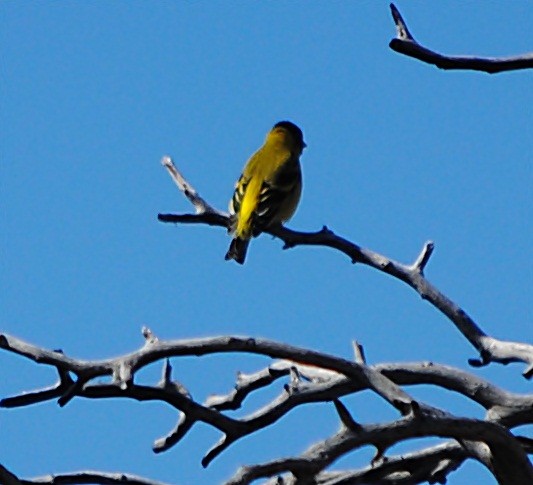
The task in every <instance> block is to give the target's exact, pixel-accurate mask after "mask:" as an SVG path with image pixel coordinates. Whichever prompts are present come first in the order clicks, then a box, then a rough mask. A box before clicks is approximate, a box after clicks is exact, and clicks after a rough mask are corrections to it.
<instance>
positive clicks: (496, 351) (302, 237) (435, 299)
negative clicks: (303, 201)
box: [158, 157, 533, 379]
mask: <svg viewBox="0 0 533 485" xmlns="http://www.w3.org/2000/svg"><path fill="white" fill-rule="evenodd" d="M164 165H165V166H166V167H167V169H168V170H169V171H170V168H169V167H172V170H173V171H174V172H176V173H178V174H179V171H178V170H177V169H176V168H175V166H174V164H173V163H172V160H171V159H170V158H169V157H164ZM171 174H172V172H171ZM173 179H174V180H175V181H176V178H175V177H173ZM179 179H180V180H184V178H183V176H182V175H181V174H180V175H179ZM177 185H178V188H179V189H180V190H181V191H182V192H183V194H184V195H185V196H186V197H187V199H189V201H191V203H192V204H193V205H194V206H195V207H196V209H197V212H196V214H159V215H158V219H159V220H160V221H161V222H170V223H182V224H208V225H211V226H220V227H224V228H227V227H228V222H229V217H228V215H227V214H224V213H223V212H221V211H217V210H216V209H212V208H211V209H210V210H206V211H205V212H202V211H201V210H200V211H199V210H198V203H197V202H196V201H195V194H196V191H195V190H194V189H192V186H191V185H190V184H189V183H188V182H186V183H185V185H184V184H183V183H177ZM206 206H208V207H211V206H209V205H208V204H206ZM264 232H265V233H267V234H270V235H272V236H275V237H277V238H279V239H281V240H282V241H283V242H284V246H283V249H288V248H293V247H296V246H304V245H306V246H325V247H330V248H332V249H336V250H337V251H340V252H342V253H344V254H346V255H347V256H348V257H349V258H350V259H351V261H352V263H362V264H365V265H368V266H371V267H372V268H375V269H377V270H379V271H382V272H384V273H386V274H388V275H390V276H393V277H395V278H397V279H399V280H401V281H403V282H404V283H406V284H407V285H409V286H410V287H411V288H413V289H414V290H415V291H416V292H417V293H418V294H419V295H420V296H421V297H422V298H423V299H424V300H427V301H428V302H429V303H431V304H432V305H433V306H434V307H435V308H437V309H438V310H439V311H441V312H442V313H443V314H444V315H446V317H448V319H449V320H450V321H451V322H452V323H453V324H454V325H455V326H456V327H457V329H458V330H459V331H460V332H461V333H462V334H463V336H464V337H466V339H467V340H468V341H469V342H470V343H471V344H472V346H473V347H474V348H475V349H476V350H477V351H478V352H479V354H480V358H479V359H469V363H470V365H472V366H475V367H480V366H484V365H487V364H489V363H491V362H498V363H501V364H509V363H511V362H523V363H525V364H527V365H526V369H525V370H524V372H523V375H524V377H525V378H527V379H529V378H531V376H532V375H533V345H530V344H526V343H521V342H509V341H504V340H499V339H496V338H494V337H491V336H490V335H487V334H486V333H485V332H484V331H483V330H481V328H480V327H479V326H478V325H477V324H476V323H475V322H474V320H473V319H472V318H471V317H470V316H469V315H468V314H467V313H466V311H465V310H463V309H462V308H461V307H460V306H459V305H457V304H456V303H454V302H453V301H452V300H450V299H449V298H448V297H447V296H446V295H444V294H443V293H442V292H441V291H439V289H438V288H437V287H436V286H434V285H433V284H432V283H430V282H429V281H428V280H427V279H426V277H425V275H424V270H425V267H426V265H427V263H428V261H429V259H430V257H431V255H432V253H433V249H434V244H433V243H432V242H427V243H426V244H424V246H423V248H422V250H421V252H420V254H419V255H418V256H417V257H416V258H415V261H414V262H413V263H412V264H410V265H409V264H402V263H399V262H397V261H394V260H392V259H390V258H388V257H386V256H383V255H381V254H379V253H377V252H374V251H371V250H370V249H365V248H363V247H361V246H359V245H357V244H355V243H353V242H350V241H348V240H347V239H344V238H342V237H340V236H338V235H336V234H334V233H333V231H331V230H329V229H328V228H327V227H325V226H324V227H323V228H322V229H321V230H320V231H317V232H298V231H293V230H291V229H288V228H286V227H282V226H280V227H272V228H267V229H266V230H265V231H264Z"/></svg>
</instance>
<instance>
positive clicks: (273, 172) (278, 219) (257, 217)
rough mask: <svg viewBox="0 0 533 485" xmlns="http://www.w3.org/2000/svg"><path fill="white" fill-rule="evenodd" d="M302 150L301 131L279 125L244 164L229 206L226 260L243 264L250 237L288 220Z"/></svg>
mask: <svg viewBox="0 0 533 485" xmlns="http://www.w3.org/2000/svg"><path fill="white" fill-rule="evenodd" d="M305 146H306V144H305V142H304V140H303V134H302V130H300V128H298V127H297V126H296V125H295V124H294V123H291V122H290V121H280V122H279V123H276V124H275V125H274V127H273V128H272V129H271V130H270V131H269V132H268V134H267V136H266V138H265V143H264V144H263V146H262V147H261V148H259V150H257V151H256V152H255V153H254V154H253V155H252V156H251V158H250V159H249V160H248V162H247V163H246V165H245V167H244V169H243V171H242V175H241V176H240V178H239V180H237V183H236V184H235V192H234V193H233V198H232V199H231V201H230V203H229V211H230V227H229V232H230V233H231V234H233V240H232V241H231V244H230V247H229V250H228V252H227V253H226V260H229V259H234V260H235V261H237V263H239V264H243V263H244V260H245V258H246V251H247V249H248V244H250V239H251V238H252V237H256V236H258V235H259V234H261V232H263V231H264V230H265V229H266V228H267V227H270V226H273V225H276V224H281V223H282V222H285V221H287V220H289V219H290V218H291V217H292V215H293V214H294V212H295V211H296V206H297V205H298V202H299V201H300V195H301V193H302V172H301V169H300V155H301V154H302V151H303V149H304V148H305Z"/></svg>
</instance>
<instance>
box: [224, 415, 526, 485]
mask: <svg viewBox="0 0 533 485" xmlns="http://www.w3.org/2000/svg"><path fill="white" fill-rule="evenodd" d="M424 436H441V437H448V438H454V439H459V440H464V439H469V440H472V441H483V442H485V443H487V444H488V446H489V449H490V453H491V456H492V458H493V461H492V463H491V465H490V471H491V472H492V473H494V474H495V476H496V477H497V479H498V481H499V483H531V481H532V480H533V467H532V466H531V463H530V462H529V460H528V458H527V456H526V454H525V452H524V450H523V449H522V447H521V446H520V444H519V443H518V442H517V441H516V440H515V439H514V437H513V436H512V434H511V433H510V432H509V431H508V430H506V429H505V428H502V427H501V426H499V425H496V424H494V423H489V422H485V421H479V420H475V419H466V418H456V417H451V416H446V417H438V416H433V417H431V418H424V419H418V418H403V419H400V420H397V421H394V422H392V423H386V424H378V425H362V426H361V427H360V428H359V429H358V430H357V432H356V433H354V432H351V431H349V430H347V429H346V428H343V429H342V430H341V431H339V432H338V433H337V434H336V435H334V436H332V437H331V438H328V439H327V440H325V441H322V442H320V443H316V444H315V445H313V446H311V448H309V449H308V450H307V451H306V452H305V453H303V454H302V455H301V456H300V457H299V458H287V459H278V460H274V461H271V462H268V463H265V464H261V465H254V466H247V467H243V468H241V469H240V470H239V471H238V472H237V473H236V474H235V475H234V477H233V478H232V479H230V480H229V481H228V482H226V484H227V485H230V484H231V485H237V484H239V485H240V484H248V483H250V482H252V481H253V480H256V479H258V478H265V477H271V476H273V475H274V474H281V473H289V472H290V473H292V474H293V475H295V476H301V475H302V474H304V475H305V476H310V477H314V476H316V475H317V474H318V473H319V472H321V471H322V470H324V468H325V467H327V466H328V465H330V464H331V463H332V462H333V461H335V460H337V459H338V458H339V457H340V456H342V455H343V454H345V453H347V452H348V451H351V450H354V449H357V448H360V447H361V446H364V445H368V444H371V445H373V446H375V447H376V448H377V449H379V450H384V449H386V448H388V447H390V446H391V445H393V444H394V443H397V442H398V441H400V440H405V439H409V438H415V437H417V438H419V437H424ZM379 463H380V464H381V462H379ZM333 483H334V482H333ZM350 483H351V482H350ZM411 483H413V482H411ZM414 483H416V482H414Z"/></svg>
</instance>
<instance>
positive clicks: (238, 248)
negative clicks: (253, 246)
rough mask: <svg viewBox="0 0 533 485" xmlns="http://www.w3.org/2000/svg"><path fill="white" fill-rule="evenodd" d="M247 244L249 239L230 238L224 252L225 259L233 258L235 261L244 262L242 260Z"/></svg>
mask: <svg viewBox="0 0 533 485" xmlns="http://www.w3.org/2000/svg"><path fill="white" fill-rule="evenodd" d="M248 244H250V240H249V239H241V238H240V237H235V238H234V239H232V241H231V244H230V245H229V249H228V252H227V253H226V257H225V259H226V261H228V260H229V259H234V260H235V261H237V263H239V264H244V260H245V259H246V251H247V250H248Z"/></svg>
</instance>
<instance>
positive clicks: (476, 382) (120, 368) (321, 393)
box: [0, 329, 533, 483]
mask: <svg viewBox="0 0 533 485" xmlns="http://www.w3.org/2000/svg"><path fill="white" fill-rule="evenodd" d="M143 335H144V336H145V344H144V346H143V347H141V348H140V349H139V350H137V351H135V352H131V353H129V354H125V355H123V356H119V357H116V358H113V359H105V360H98V361H86V360H79V359H74V358H72V357H69V356H67V355H65V354H64V353H62V352H57V351H49V350H46V349H42V348H39V347H36V346H34V345H31V344H28V343H26V342H23V341H21V340H19V339H17V338H15V337H12V336H9V335H0V348H4V349H6V350H8V351H11V352H14V353H16V354H19V355H22V356H24V357H26V358H28V359H30V360H32V361H34V362H36V363H40V364H45V365H51V366H54V367H55V368H56V369H58V371H59V376H60V382H59V384H57V385H56V386H54V387H53V388H52V390H53V392H51V391H50V390H47V391H45V392H41V391H36V392H33V393H30V394H22V395H19V396H14V397H11V398H5V399H3V400H2V401H0V406H2V407H19V406H24V405H29V404H33V403H36V402H42V401H44V400H49V399H54V398H57V399H58V402H59V403H60V404H64V403H65V399H64V397H63V395H62V394H61V392H64V393H68V395H69V398H70V399H72V398H74V397H75V396H83V397H88V398H93V399H97V398H110V397H123V398H124V397H125V398H131V399H136V400H139V401H148V400H156V401H162V402H166V403H168V404H169V405H171V406H173V407H174V408H176V409H177V410H179V412H180V417H179V420H178V423H177V425H176V427H175V428H174V429H173V430H172V431H171V432H169V434H168V435H167V436H166V437H164V438H161V439H159V440H157V441H156V443H155V444H154V451H156V452H161V451H165V450H167V449H169V448H170V447H172V446H173V445H175V444H176V443H178V442H179V441H180V440H181V439H182V438H183V437H184V436H185V435H186V434H187V433H188V432H189V431H190V430H191V429H192V427H193V426H194V424H195V423H196V422H198V421H202V422H204V423H207V424H209V425H210V426H213V427H214V428H216V429H218V430H219V431H220V432H221V433H222V437H221V439H220V440H219V442H218V443H217V444H216V445H215V446H214V447H213V448H212V449H211V450H210V451H208V452H207V454H206V455H205V457H204V458H203V460H202V464H203V465H204V466H207V465H208V464H209V463H210V462H211V461H212V460H213V459H214V458H215V457H217V456H218V455H219V454H220V453H221V452H222V451H224V450H225V449H227V448H228V447H229V446H230V445H231V444H232V443H234V442H236V441H238V440H239V439H241V438H243V437H244V436H247V435H249V434H251V433H254V432H256V431H258V430H260V429H262V428H264V427H266V426H269V425H271V424H273V423H274V422H276V421H277V420H279V419H280V418H281V417H283V416H284V415H286V414H287V413H288V412H289V411H290V410H292V409H294V408H295V407H297V406H299V405H302V404H305V403H310V402H326V401H333V402H334V403H335V406H336V408H337V411H338V413H339V418H340V420H341V422H342V423H343V425H344V426H343V428H342V429H343V432H342V433H341V432H339V433H337V435H335V436H334V437H332V438H329V439H328V440H325V441H324V442H323V443H321V444H319V445H320V446H322V448H320V451H317V450H315V451H313V452H312V453H315V454H316V455H317V456H321V457H322V459H321V461H318V462H314V463H315V464H314V465H313V466H311V467H310V468H309V462H310V461H311V462H313V460H314V458H313V457H314V456H315V455H312V456H311V455H309V453H311V451H309V452H306V453H307V454H304V455H302V456H301V457H299V458H290V459H282V460H276V461H275V462H274V464H272V463H270V464H264V465H256V466H253V467H245V468H243V469H242V470H240V471H239V472H238V474H237V475H236V476H235V477H234V479H233V480H234V482H235V483H249V482H250V481H251V480H253V479H255V478H259V477H268V476H272V473H291V474H292V475H294V476H308V475H309V476H311V475H313V474H314V475H313V476H315V475H316V476H317V477H320V476H323V477H325V476H329V475H327V473H329V472H327V471H326V470H325V468H326V467H327V466H329V465H330V464H331V463H332V462H333V461H335V460H336V459H337V458H339V457H340V456H342V455H343V454H345V453H347V452H349V451H351V450H353V449H356V448H359V447H361V446H366V445H372V446H375V447H376V450H377V455H376V458H375V460H374V462H373V468H376V467H378V466H380V464H382V463H384V461H387V462H388V461H389V459H388V458H387V459H386V460H385V459H384V453H385V451H386V450H387V449H388V448H389V447H390V446H391V445H392V444H394V443H396V442H398V441H402V440H404V439H409V438H413V437H421V436H442V437H448V438H452V439H456V440H461V442H462V443H463V446H462V447H461V450H462V452H463V453H462V454H460V455H457V453H458V452H457V449H456V448H455V447H451V448H450V455H449V456H448V457H447V458H446V459H445V460H444V459H440V458H439V460H437V461H436V459H433V458H431V459H429V458H428V460H429V461H428V462H427V463H430V462H431V463H432V464H433V466H428V467H426V468H425V472H424V473H422V472H421V470H420V469H418V471H417V472H416V473H414V472H413V473H414V474H413V477H418V476H423V477H424V480H420V481H418V482H416V481H413V482H411V483H422V482H423V481H425V480H428V477H434V476H446V474H448V473H450V472H451V471H453V470H454V469H456V468H457V467H458V466H460V464H461V462H462V461H464V459H466V458H474V459H477V460H479V461H481V462H482V463H484V464H485V465H486V466H487V467H489V469H490V470H491V472H492V473H494V475H495V476H497V477H500V476H501V477H504V478H505V477H508V475H509V474H510V473H511V472H512V473H513V474H514V476H515V477H518V478H524V477H525V476H526V474H527V473H528V471H527V470H528V467H527V466H526V465H527V464H528V463H529V462H527V463H526V462H525V461H524V456H525V453H526V451H524V450H529V449H531V448H532V447H531V445H530V440H529V439H528V438H523V439H521V440H518V439H515V438H514V437H513V436H512V435H511V434H510V433H509V431H508V429H507V428H511V427H515V426H519V425H523V424H531V423H533V395H520V394H513V393H509V392H507V391H504V390H502V389H500V388H498V387H497V386H495V385H493V384H490V383H489V382H487V381H484V380H483V379H479V378H477V377H475V376H472V375H471V374H468V373H466V372H463V371H460V370H458V369H454V368H451V367H446V366H441V365H437V364H432V363H412V364H408V363H407V364H380V365H375V366H369V365H366V364H364V363H363V362H364V359H363V358H362V357H361V355H362V350H358V352H356V360H357V362H351V361H347V360H345V359H341V358H338V357H334V356H331V355H327V354H321V353H319V352H315V351H311V350H307V349H301V348H298V347H293V346H290V345H286V344H280V343H277V342H273V341H270V340H266V339H252V338H245V337H212V338H204V339H190V340H169V341H165V340H161V339H158V338H156V337H155V336H154V335H153V334H152V332H150V331H149V330H147V329H143ZM357 348H358V349H360V346H358V347H357ZM227 352H247V353H253V354H257V355H264V356H269V357H272V358H279V359H283V360H281V361H278V362H275V363H273V364H271V365H270V366H269V367H268V368H267V369H263V370H261V371H259V372H256V373H253V374H248V375H245V374H242V373H241V374H239V375H238V377H237V379H238V384H237V387H236V389H235V391H234V392H232V393H230V394H228V395H227V396H211V397H210V398H208V399H207V401H206V402H205V403H204V404H203V405H202V404H200V403H198V402H196V401H194V399H193V398H192V396H191V394H190V393H189V392H188V390H187V389H185V388H184V386H183V385H182V384H180V383H179V382H178V381H176V380H173V378H172V375H171V374H172V368H171V366H170V363H169V362H168V359H169V358H170V357H180V356H192V355H196V356H202V355H208V354H216V353H227ZM157 360H164V366H163V373H162V378H161V380H160V382H159V383H158V384H157V385H156V386H146V385H139V384H135V383H134V376H135V373H136V372H137V371H139V370H140V369H141V368H142V367H144V366H146V365H148V364H150V363H153V362H155V361H157ZM70 375H72V376H74V378H75V377H79V376H80V375H81V376H83V384H79V385H75V384H76V381H75V380H74V379H73V378H72V377H70ZM289 375H292V378H291V381H290V383H289V384H288V385H286V386H285V389H284V390H282V392H281V394H280V395H279V396H278V397H277V398H275V399H274V400H273V401H272V402H270V403H268V404H267V405H266V406H264V407H263V408H262V409H259V410H258V411H256V412H255V413H252V414H251V415H248V416H246V417H244V418H240V419H234V418H231V417H228V416H226V415H224V414H222V412H221V411H222V410H224V409H236V408H237V407H239V406H240V404H241V403H242V401H243V400H244V399H245V398H246V396H247V395H249V394H250V393H251V392H253V391H254V390H257V389H261V388H262V387H264V386H267V385H270V384H272V383H273V382H274V381H275V380H277V379H279V378H280V377H283V376H289ZM101 376H112V382H111V383H108V384H101V383H98V382H96V383H93V382H92V381H93V380H94V379H96V378H98V377H101ZM63 380H65V382H63ZM412 384H431V385H435V386H438V387H442V388H445V389H448V390H451V391H454V392H457V393H459V394H461V395H463V396H465V397H466V398H468V399H471V400H473V401H475V402H477V403H479V404H480V405H481V406H483V407H484V408H485V409H486V415H485V420H465V418H458V417H455V416H452V415H450V414H449V413H446V412H443V411H440V410H438V409H436V408H434V407H431V406H428V405H427V404H424V403H421V402H418V401H415V400H414V399H412V398H411V397H410V396H409V395H408V394H407V393H406V392H405V391H403V389H401V388H400V387H399V386H400V385H412ZM365 389H370V390H373V391H374V392H375V393H377V394H378V395H380V396H381V397H382V398H383V399H385V400H386V401H387V402H389V403H390V404H391V405H392V406H394V407H395V408H396V409H397V410H398V411H399V412H400V414H401V415H402V417H401V418H399V419H398V420H396V421H393V422H391V423H384V424H379V425H368V424H361V423H359V422H357V421H356V419H354V418H353V417H352V415H351V413H350V411H349V410H348V409H347V408H346V407H345V406H344V405H343V404H342V403H341V402H340V401H339V398H340V397H342V396H345V395H348V394H353V393H356V392H359V391H362V390H365ZM485 425H487V426H488V427H487V426H485ZM461 427H462V428H465V432H464V433H460V432H459V430H460V429H461ZM528 440H529V441H528ZM508 441H510V442H508ZM481 442H482V443H481ZM319 445H318V444H317V446H319ZM450 446H451V445H450ZM500 447H503V448H504V449H505V450H506V451H505V452H503V451H501V450H500ZM423 452H424V450H422V451H421V452H420V453H423ZM426 452H427V453H428V456H433V455H432V453H433V452H432V450H431V449H430V448H428V449H427V450H426ZM420 456H421V455H420ZM439 456H440V455H439ZM420 459H421V458H420ZM525 460H526V461H527V458H525ZM399 464H400V461H398V468H397V471H398V470H400V471H402V473H405V467H403V468H402V467H401V466H400V465H399ZM529 466H530V465H529ZM280 467H281V468H280ZM382 469H383V470H384V471H383V474H384V475H383V476H385V474H388V473H390V470H391V467H388V468H386V467H385V468H382ZM367 472H368V470H367V471H366V472H365V471H364V470H358V471H353V470H351V471H347V472H345V473H347V474H354V473H356V474H357V473H362V474H363V475H361V476H366V477H368V476H369V475H367V474H366V473H367ZM395 473H396V472H395ZM324 474H326V475H324ZM347 476H348V475H347ZM337 479H338V480H340V479H341V475H338V476H337V478H336V479H335V480H337ZM413 480H414V478H413ZM417 480H418V479H417ZM230 483H233V482H230ZM287 483H290V482H287ZM317 483H318V482H317ZM516 483H518V482H516Z"/></svg>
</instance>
